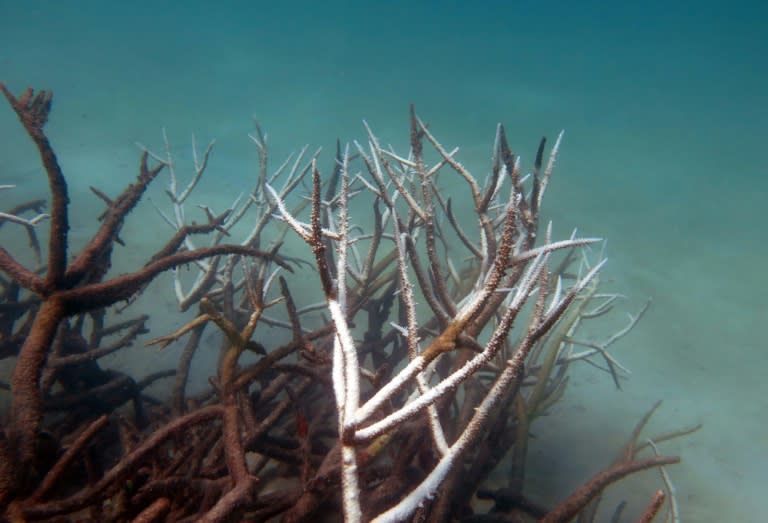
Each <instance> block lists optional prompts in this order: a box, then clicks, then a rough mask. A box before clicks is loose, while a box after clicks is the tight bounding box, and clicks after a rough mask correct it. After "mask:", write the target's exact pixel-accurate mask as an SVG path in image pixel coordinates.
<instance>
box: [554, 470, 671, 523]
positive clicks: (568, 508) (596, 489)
mask: <svg viewBox="0 0 768 523" xmlns="http://www.w3.org/2000/svg"><path fill="white" fill-rule="evenodd" d="M679 462H680V458H679V457H677V456H657V457H653V458H648V459H644V460H640V461H630V462H627V463H617V464H615V465H613V466H611V467H609V468H607V469H605V470H604V471H602V472H600V473H598V474H597V475H595V476H594V477H592V479H591V480H589V481H588V482H587V483H586V484H585V485H584V486H582V487H580V488H579V489H578V490H576V492H574V493H573V494H571V495H570V496H569V497H568V499H566V500H565V501H563V502H562V503H561V504H560V505H559V506H557V507H556V508H555V509H554V510H552V511H551V512H549V514H547V515H546V516H544V517H543V518H542V519H541V521H540V523H565V522H567V521H570V520H571V519H573V518H574V517H575V516H576V514H578V513H579V512H580V511H581V509H583V508H584V507H586V506H587V504H589V502H590V501H592V499H594V498H595V497H596V496H598V495H599V494H600V493H601V492H602V491H603V490H604V489H605V488H606V487H607V486H608V485H610V484H611V483H615V482H617V481H619V480H620V479H622V478H625V477H626V476H628V475H630V474H634V473H635V472H639V471H641V470H646V469H650V468H654V467H661V466H663V465H671V464H673V463H679Z"/></svg>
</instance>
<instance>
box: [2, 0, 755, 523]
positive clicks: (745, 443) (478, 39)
mask: <svg viewBox="0 0 768 523" xmlns="http://www.w3.org/2000/svg"><path fill="white" fill-rule="evenodd" d="M277 4H278V3H276V2H275V3H267V2H260V1H253V2H226V1H225V2H220V3H218V4H214V3H212V2H210V3H209V2H197V1H196V2H181V1H176V2H147V1H140V2H130V3H128V2H98V1H79V2H53V1H51V2H40V1H27V2H10V1H8V0H0V80H2V81H4V82H6V83H7V85H8V86H9V87H10V88H11V89H12V90H13V91H15V92H19V91H20V90H21V89H23V88H25V87H27V86H34V87H36V88H46V89H52V90H53V91H54V92H55V106H54V107H55V108H54V112H53V115H52V118H51V121H50V123H49V125H48V132H49V135H50V137H51V140H52V142H53V144H54V146H55V148H56V151H57V153H58V156H59V159H60V161H61V164H62V165H63V168H64V171H65V173H66V174H67V176H68V179H69V184H70V191H71V197H72V200H73V205H72V213H73V216H72V223H73V231H72V242H73V247H76V246H77V245H82V242H83V241H84V240H85V239H86V238H87V237H88V234H89V232H91V231H92V230H93V227H94V223H95V221H94V218H95V217H96V216H97V215H98V213H99V212H100V211H101V209H102V204H101V202H100V201H98V200H97V199H96V198H95V197H94V196H93V195H92V194H91V193H90V191H88V186H89V185H95V186H97V187H99V188H100V189H101V190H104V191H105V192H107V193H109V194H113V195H114V194H116V193H117V192H118V190H119V189H121V188H122V187H123V186H124V185H125V184H127V183H128V182H130V181H131V180H132V178H133V176H134V175H135V173H136V171H137V168H136V167H137V162H138V157H139V149H138V148H137V147H136V146H135V142H141V143H145V144H147V145H148V146H150V147H152V148H154V149H155V150H160V149H161V146H162V141H161V129H162V128H163V127H165V128H166V129H167V132H168V134H169V137H170V140H171V142H172V144H173V146H174V148H175V150H176V153H177V155H178V157H179V161H180V162H181V163H182V164H183V163H184V162H186V165H187V166H188V162H189V156H188V150H189V146H190V136H191V134H192V133H195V135H196V136H197V138H198V141H199V142H201V143H205V142H207V141H208V140H210V139H213V138H216V140H217V145H216V149H215V152H214V156H213V158H212V161H211V165H210V168H209V173H208V174H207V178H206V180H205V181H204V182H203V184H202V186H201V188H200V189H199V190H198V194H197V197H198V201H200V202H204V203H206V204H210V205H212V206H215V207H217V208H218V209H223V208H224V207H225V206H226V205H227V204H228V202H229V201H230V200H231V199H233V198H234V197H235V196H236V195H237V194H238V193H240V192H243V191H247V190H249V189H250V186H251V180H252V176H253V173H254V172H255V168H256V166H255V154H254V152H253V147H252V144H251V143H250V141H249V139H248V137H247V133H248V132H249V131H251V129H252V127H251V118H252V116H253V115H256V116H257V118H258V119H259V121H260V122H261V124H262V125H263V126H264V128H265V129H266V130H267V131H268V133H269V140H270V143H271V144H272V146H273V159H274V160H273V165H276V164H277V161H278V160H279V159H281V158H283V157H284V155H285V154H286V153H287V152H289V151H290V150H295V149H297V148H298V147H299V146H300V145H303V144H304V143H311V144H315V145H321V146H324V148H325V152H324V155H323V158H324V160H325V163H324V164H322V165H324V166H325V169H326V170H327V169H330V165H331V164H330V161H331V157H330V154H331V151H332V147H331V146H332V144H333V142H334V140H335V138H336V137H340V138H341V139H342V140H350V139H354V138H357V139H362V138H364V134H363V133H364V129H363V127H362V124H361V120H362V119H366V120H367V121H368V122H369V123H370V124H371V125H372V127H373V128H374V129H375V130H376V132H377V133H378V135H379V136H380V137H381V138H382V140H383V141H387V142H391V143H393V144H395V145H396V146H397V147H399V148H400V150H403V149H402V147H403V146H404V145H405V144H406V143H407V142H406V139H407V134H406V133H407V107H408V104H409V103H411V102H413V103H415V104H416V106H417V109H418V112H419V113H420V114H421V115H422V117H423V118H424V119H425V120H427V121H429V122H430V124H431V126H432V129H433V130H434V132H435V133H436V134H437V135H438V136H439V137H440V138H441V139H442V141H443V142H444V143H445V144H446V146H454V145H460V146H461V148H462V150H461V153H460V155H459V157H460V159H461V160H462V161H463V162H464V163H465V164H466V165H467V166H469V167H470V168H473V169H474V170H475V171H476V172H478V173H480V174H484V173H485V172H486V171H485V169H487V165H488V164H487V160H488V157H489V154H490V146H491V144H492V140H493V132H494V126H495V124H496V123H497V122H498V121H501V122H504V123H505V125H506V126H507V129H508V134H509V135H510V140H511V142H512V143H513V146H514V148H515V149H516V150H517V151H518V152H520V153H521V154H522V155H523V160H524V164H525V162H526V161H527V162H528V164H527V165H530V161H531V160H532V155H533V154H534V152H535V147H536V143H537V140H538V138H539V137H540V136H541V135H542V134H546V135H548V136H550V137H553V136H554V135H555V134H556V133H557V132H558V131H559V130H560V129H565V130H566V135H565V140H564V143H563V147H562V151H561V152H562V154H561V157H560V161H559V163H558V166H557V170H556V172H555V175H554V178H553V180H552V183H551V185H550V188H549V190H548V191H549V192H548V194H547V198H546V202H545V212H546V215H547V217H548V218H550V219H552V220H553V222H554V224H555V233H556V236H558V237H565V236H567V235H568V234H569V232H570V230H571V228H573V227H578V228H579V230H580V231H581V232H582V233H583V234H585V235H589V236H600V237H604V238H608V239H609V242H608V251H607V252H608V256H609V258H610V259H609V264H608V267H607V269H606V273H605V276H604V279H605V280H607V281H609V285H610V288H611V289H612V290H615V291H617V292H621V293H622V294H624V295H626V296H627V297H628V299H627V300H625V301H624V302H622V304H621V306H620V309H622V310H623V311H628V312H633V311H636V310H637V309H638V308H639V307H640V306H641V305H642V303H643V302H644V301H645V300H646V299H648V298H652V300H653V302H652V305H651V308H650V310H649V312H648V313H647V315H646V317H645V318H644V319H643V321H642V322H641V323H640V324H639V325H638V326H637V328H636V329H635V330H634V331H633V332H632V333H631V335H629V336H628V337H626V338H625V339H623V340H621V342H620V343H618V344H617V345H616V347H615V354H616V355H617V357H618V358H619V360H620V361H621V362H622V363H623V364H624V365H626V366H627V367H628V368H629V369H631V371H632V375H631V377H630V379H629V380H627V381H625V382H624V384H623V390H622V391H617V390H616V389H615V388H614V387H613V385H612V381H611V379H610V377H608V376H607V375H605V374H602V373H598V372H597V371H595V370H594V369H592V368H591V367H587V366H582V367H579V368H577V369H574V376H573V379H572V383H571V385H570V387H569V390H568V392H567V394H566V398H565V400H564V401H563V402H562V403H561V404H560V405H558V406H557V408H556V409H555V410H554V411H553V412H552V415H551V416H549V417H546V418H544V419H541V420H538V422H537V425H535V426H534V432H535V435H536V439H535V443H534V446H533V448H532V455H531V459H532V464H531V467H530V468H531V472H530V477H529V489H528V492H529V493H531V494H533V495H537V496H539V497H540V499H542V501H546V502H549V503H553V502H554V501H556V500H557V499H560V498H562V497H563V496H564V495H565V494H566V493H568V492H569V491H570V490H571V489H573V488H575V486H576V485H578V484H579V483H580V482H581V481H583V480H585V479H586V478H587V477H589V476H590V475H591V474H593V473H594V472H596V471H597V470H598V469H600V468H602V467H604V466H606V465H607V464H608V463H609V462H610V460H611V459H612V458H613V456H614V453H615V452H616V451H618V449H619V448H620V446H621V445H622V444H623V441H624V438H625V436H626V435H627V433H628V432H629V430H630V429H631V427H632V426H633V425H634V423H635V422H636V421H637V419H638V418H639V417H640V416H641V415H642V413H643V412H645V410H646V409H647V408H649V407H650V405H651V404H652V403H653V402H654V401H656V400H657V399H663V400H664V404H663V406H662V408H661V410H660V411H659V412H658V413H657V414H656V416H655V417H654V418H653V422H652V427H651V430H650V434H653V433H662V432H666V431H668V430H672V429H675V428H680V427H684V426H689V425H692V424H695V423H699V422H702V423H704V428H703V429H702V430H700V431H699V432H698V433H696V434H694V435H691V436H689V437H687V438H684V439H682V440H678V441H675V442H671V443H667V444H664V445H662V447H661V448H662V450H663V451H664V452H666V453H679V454H680V455H681V456H682V458H683V463H682V464H681V465H678V466H674V467H671V468H670V469H669V473H670V475H671V477H672V479H673V481H674V483H675V485H676V488H677V496H678V498H679V503H680V506H681V510H682V520H683V521H689V522H722V521H732V522H761V521H765V519H764V518H765V514H767V513H768V498H767V497H766V495H765V489H766V485H768V437H767V436H766V435H767V434H768V386H766V380H765V375H766V372H767V371H768V352H767V347H766V342H765V326H766V322H768V305H766V282H768V278H767V277H766V275H765V269H764V264H765V260H766V258H767V255H768V248H767V247H766V233H765V226H766V224H767V223H768V221H767V220H766V218H768V212H767V211H766V207H767V206H768V160H766V154H765V147H766V143H765V142H766V140H765V137H766V131H765V128H766V123H768V118H767V116H768V69H767V65H766V64H768V62H766V60H765V56H766V55H768V36H766V35H765V32H764V21H765V19H766V16H768V7H766V6H765V4H764V3H762V2H746V1H738V0H737V1H734V2H728V3H726V2H701V1H699V2H692V1H682V2H662V1H653V2H641V3H633V4H632V5H631V6H625V5H619V4H620V3H619V2H615V3H607V2H557V1H556V2H500V1H498V2H476V3H470V2H465V3H461V2H405V1H395V2H377V3H373V2H371V3H368V4H366V3H365V2H337V1H331V2H322V3H321V2H317V3H316V2H304V3H302V2H285V3H280V5H279V6H278V5H277ZM165 183H167V179H162V180H160V181H158V184H157V187H155V188H154V189H153V191H152V192H151V196H152V198H153V199H155V201H158V202H161V201H162V198H163V195H162V187H163V185H164V184H165ZM0 184H16V185H17V188H16V189H15V190H13V191H3V192H0V208H2V209H7V208H9V207H11V206H12V205H13V203H14V202H20V201H23V200H27V199H29V198H33V197H43V196H44V195H46V192H45V180H44V176H43V174H42V171H41V169H40V167H39V165H38V162H37V159H36V157H35V155H34V151H33V149H32V147H31V146H30V145H29V144H28V140H27V138H26V137H25V136H24V134H23V132H22V130H21V127H20V126H19V125H18V122H17V121H16V120H15V117H14V116H13V114H12V113H11V111H10V110H9V109H8V107H7V106H6V105H5V104H4V103H0ZM197 218H198V219H202V216H198V217H197ZM8 229H9V228H8V227H7V226H6V227H4V232H3V236H2V239H1V241H2V243H3V246H4V247H6V248H9V249H12V250H14V249H16V250H17V251H18V252H20V251H22V250H23V249H24V247H25V242H24V240H23V238H22V235H21V234H20V233H18V230H17V233H16V235H15V236H14V235H13V234H11V233H9V232H8ZM168 234H169V231H168V230H166V228H164V226H163V225H162V224H160V222H159V220H158V218H157V214H156V213H155V211H154V210H153V209H152V207H151V206H150V205H149V204H148V203H146V202H145V203H144V204H142V205H141V206H140V207H139V208H138V209H137V210H136V211H135V212H134V213H133V214H132V215H131V218H130V220H129V222H128V224H127V226H126V229H125V232H124V237H125V238H126V239H127V240H128V241H129V244H130V248H128V249H124V250H122V251H121V252H120V254H119V256H118V261H117V262H116V267H115V270H116V271H120V270H128V269H129V268H131V267H137V266H138V265H139V264H141V263H142V261H143V260H144V259H145V258H146V256H147V255H148V253H151V252H152V251H153V249H155V248H157V247H158V246H159V245H161V244H162V242H163V239H164V238H166V237H167V235H168ZM78 242H79V243H78ZM138 306H140V307H143V310H146V311H147V312H148V313H150V314H152V322H151V328H152V329H153V333H155V334H158V335H159V334H162V333H164V332H165V331H167V330H169V329H171V328H174V327H176V326H178V325H179V324H180V323H181V322H182V321H183V317H182V316H180V315H178V314H177V313H176V312H174V311H175V305H174V302H173V296H172V290H171V285H170V281H169V280H168V279H167V278H166V279H161V280H160V281H158V282H157V283H156V284H155V285H154V286H153V287H151V288H150V290H149V291H148V293H147V296H145V297H144V299H142V301H141V302H140V304H139V305H138ZM617 321H621V319H620V320H617ZM591 335H593V336H595V338H596V339H600V338H601V337H604V336H603V335H602V333H597V332H596V333H592V334H591ZM177 355H178V352H177V351H176V350H174V349H170V350H168V351H167V352H164V353H162V354H157V353H155V352H154V351H151V350H147V349H142V348H138V347H137V348H136V349H133V350H130V351H126V353H124V354H122V355H118V356H115V357H114V358H112V359H108V360H107V361H106V362H105V363H106V364H107V365H116V366H120V365H124V366H126V365H127V366H131V367H132V368H134V369H137V372H138V373H139V374H141V373H142V372H149V371H150V370H156V369H158V368H164V366H171V365H173V363H174V361H175V357H176V356H177ZM212 361H213V360H212V359H211V361H208V362H206V360H205V357H204V356H201V357H199V358H198V360H197V361H196V369H197V370H196V373H197V374H196V376H198V379H201V380H202V379H204V376H205V375H206V374H207V373H208V371H209V368H206V365H207V364H210V363H211V362H212ZM6 366H7V362H6ZM0 394H2V393H0ZM633 481H634V482H631V483H624V484H622V485H621V486H619V487H617V488H615V489H613V490H612V492H613V496H614V497H615V498H616V499H623V498H627V499H629V500H630V506H629V508H628V510H627V513H626V514H627V517H629V515H636V514H637V513H638V511H639V509H640V507H641V506H642V505H643V504H644V503H645V502H646V500H647V493H648V492H649V489H651V488H655V487H657V486H660V485H661V481H660V479H659V477H658V474H657V473H651V474H646V475H643V476H641V477H639V478H637V479H636V480H633ZM613 502H615V499H613V500H612V501H611V503H613Z"/></svg>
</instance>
